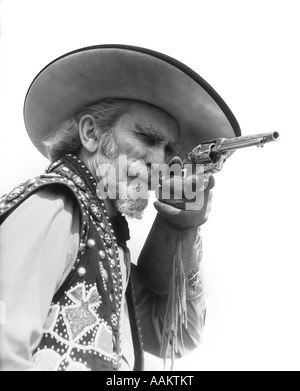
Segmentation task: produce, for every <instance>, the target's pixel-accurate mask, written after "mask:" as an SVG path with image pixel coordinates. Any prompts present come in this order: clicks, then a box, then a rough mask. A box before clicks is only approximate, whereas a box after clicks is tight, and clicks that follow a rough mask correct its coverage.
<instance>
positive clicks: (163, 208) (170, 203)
mask: <svg viewBox="0 0 300 391" xmlns="http://www.w3.org/2000/svg"><path fill="white" fill-rule="evenodd" d="M173 164H179V165H181V167H182V169H183V170H184V165H183V163H182V160H181V159H180V158H179V157H177V156H175V157H174V158H173V159H172V160H171V161H170V163H169V166H170V167H171V166H172V165H173ZM180 182H182V184H180ZM214 185H215V180H214V178H213V176H209V178H207V180H206V181H205V175H204V174H203V173H200V174H199V175H198V176H197V175H196V174H191V173H190V175H188V176H186V177H184V176H182V175H178V172H177V175H174V176H173V177H171V178H168V179H167V180H164V179H163V182H162V186H161V188H159V189H157V191H156V193H155V194H156V197H157V198H158V200H157V201H155V202H154V206H155V208H156V210H157V211H158V213H159V214H160V215H161V217H163V218H164V219H166V220H167V221H168V222H169V223H170V224H172V225H173V226H174V227H176V228H179V229H190V228H194V227H198V226H200V225H203V224H204V223H205V222H206V221H207V219H208V216H209V212H210V209H211V201H212V192H211V189H212V188H213V187H214ZM176 186H177V187H176ZM180 186H181V187H180ZM191 186H194V187H196V188H195V197H194V199H193V200H188V199H187V198H186V197H185V194H187V189H191ZM181 188H182V190H183V191H182V193H181V195H182V198H181V199H175V198H174V193H175V191H176V189H181ZM164 189H166V190H164ZM177 193H178V191H177ZM177 198H178V196H177Z"/></svg>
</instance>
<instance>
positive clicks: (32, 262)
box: [0, 188, 80, 371]
mask: <svg viewBox="0 0 300 391" xmlns="http://www.w3.org/2000/svg"><path fill="white" fill-rule="evenodd" d="M79 224H80V214H79V206H78V205H77V203H76V200H75V198H72V197H70V196H68V195H67V194H61V192H59V193H58V192H56V191H55V190H53V189H51V190H50V189H49V188H48V189H43V190H40V191H38V192H37V193H35V194H34V195H32V196H30V197H29V198H28V199H27V200H25V201H24V202H23V203H22V204H21V205H20V206H19V207H18V208H17V209H16V210H15V211H14V212H13V213H12V214H11V215H9V216H8V217H7V219H6V220H5V221H4V222H3V223H2V225H1V227H0V300H1V301H2V303H4V307H5V311H6V312H5V324H3V325H0V346H1V349H0V369H1V370H5V371H7V370H13V371H24V370H38V368H37V367H36V366H35V365H34V363H33V361H32V352H33V351H34V350H35V349H36V348H37V346H38V344H39V342H40V340H41V337H42V333H43V325H44V322H45V320H46V317H47V314H48V310H49V307H50V305H51V301H52V298H53V296H54V293H55V291H56V290H57V289H58V288H59V286H60V285H61V283H62V282H63V280H64V278H65V277H66V276H67V275H68V273H69V272H70V270H71V268H72V266H73V264H74V262H75V259H76V255H77V251H78V244H79Z"/></svg>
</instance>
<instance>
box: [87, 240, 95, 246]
mask: <svg viewBox="0 0 300 391" xmlns="http://www.w3.org/2000/svg"><path fill="white" fill-rule="evenodd" d="M86 244H87V246H88V247H90V248H92V247H94V246H95V244H96V242H95V240H94V239H89V240H88V241H87V242H86Z"/></svg>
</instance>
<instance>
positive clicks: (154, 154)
mask: <svg viewBox="0 0 300 391" xmlns="http://www.w3.org/2000/svg"><path fill="white" fill-rule="evenodd" d="M164 161H165V148H164V146H162V145H160V146H158V145H157V146H155V147H151V148H149V150H148V151H147V154H146V162H147V163H148V164H161V163H164Z"/></svg>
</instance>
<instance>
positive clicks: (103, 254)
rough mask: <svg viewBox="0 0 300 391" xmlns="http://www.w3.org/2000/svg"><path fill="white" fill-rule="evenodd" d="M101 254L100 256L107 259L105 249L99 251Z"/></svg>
mask: <svg viewBox="0 0 300 391" xmlns="http://www.w3.org/2000/svg"><path fill="white" fill-rule="evenodd" d="M99 255H100V258H101V259H105V251H103V250H100V251H99Z"/></svg>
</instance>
